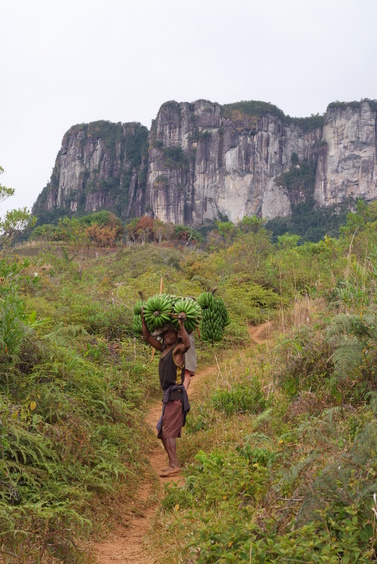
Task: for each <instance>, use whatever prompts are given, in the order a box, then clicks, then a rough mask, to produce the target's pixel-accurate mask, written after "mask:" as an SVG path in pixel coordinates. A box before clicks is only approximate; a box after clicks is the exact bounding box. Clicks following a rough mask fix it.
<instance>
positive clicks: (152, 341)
mask: <svg viewBox="0 0 377 564" xmlns="http://www.w3.org/2000/svg"><path fill="white" fill-rule="evenodd" d="M141 327H142V330H143V338H144V339H145V340H146V341H148V343H149V344H150V345H152V347H153V348H155V349H156V350H158V351H160V352H161V351H162V350H163V346H162V343H160V341H158V340H157V339H155V338H154V337H152V335H151V334H150V332H149V329H148V327H147V324H146V322H145V319H144V313H143V310H141Z"/></svg>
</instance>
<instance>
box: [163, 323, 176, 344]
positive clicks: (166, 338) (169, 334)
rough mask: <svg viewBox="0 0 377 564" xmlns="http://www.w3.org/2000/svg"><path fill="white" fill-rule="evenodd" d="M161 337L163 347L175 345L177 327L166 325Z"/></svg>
mask: <svg viewBox="0 0 377 564" xmlns="http://www.w3.org/2000/svg"><path fill="white" fill-rule="evenodd" d="M162 338H163V343H164V346H165V347H169V346H170V345H175V343H178V329H175V328H174V327H168V328H167V329H166V331H164V333H163V335H162Z"/></svg>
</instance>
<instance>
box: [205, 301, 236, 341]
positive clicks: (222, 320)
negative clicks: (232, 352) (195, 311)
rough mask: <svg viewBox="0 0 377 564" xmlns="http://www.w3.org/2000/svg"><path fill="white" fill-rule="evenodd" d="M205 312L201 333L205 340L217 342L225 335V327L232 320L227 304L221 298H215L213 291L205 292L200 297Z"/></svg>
mask: <svg viewBox="0 0 377 564" xmlns="http://www.w3.org/2000/svg"><path fill="white" fill-rule="evenodd" d="M198 303H199V304H200V306H201V308H202V310H203V314H202V322H201V326H200V334H201V337H202V339H203V341H207V342H211V343H213V342H215V341H216V342H217V341H221V339H222V338H223V336H224V328H225V327H226V325H229V323H230V320H229V316H228V312H227V310H226V307H225V304H224V302H223V300H222V299H221V298H215V296H214V295H213V294H212V293H211V292H203V293H202V294H200V296H199V297H198Z"/></svg>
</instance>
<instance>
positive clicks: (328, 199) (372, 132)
mask: <svg viewBox="0 0 377 564" xmlns="http://www.w3.org/2000/svg"><path fill="white" fill-rule="evenodd" d="M376 128H377V122H376V107H375V104H373V103H370V102H369V101H363V102H360V103H351V104H348V105H346V104H341V105H336V104H330V105H329V107H328V109H327V112H326V117H325V124H324V127H323V135H322V147H321V150H320V153H319V159H318V167H317V175H316V182H315V200H316V201H317V202H318V204H319V205H320V206H329V205H333V204H339V203H341V202H343V201H345V199H346V198H361V197H362V198H365V199H366V200H374V199H376V198H377V141H376Z"/></svg>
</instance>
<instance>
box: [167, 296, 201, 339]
mask: <svg viewBox="0 0 377 564" xmlns="http://www.w3.org/2000/svg"><path fill="white" fill-rule="evenodd" d="M182 312H183V313H184V314H185V315H186V319H185V321H184V326H185V329H186V331H187V333H192V332H193V331H194V329H196V328H197V327H198V325H199V323H200V320H201V318H202V310H201V309H200V305H199V304H198V303H197V302H196V301H195V300H194V299H193V298H180V299H178V300H177V301H176V302H175V303H174V314H176V315H178V314H179V313H182ZM173 324H174V325H175V326H176V327H179V322H178V320H177V318H173Z"/></svg>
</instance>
